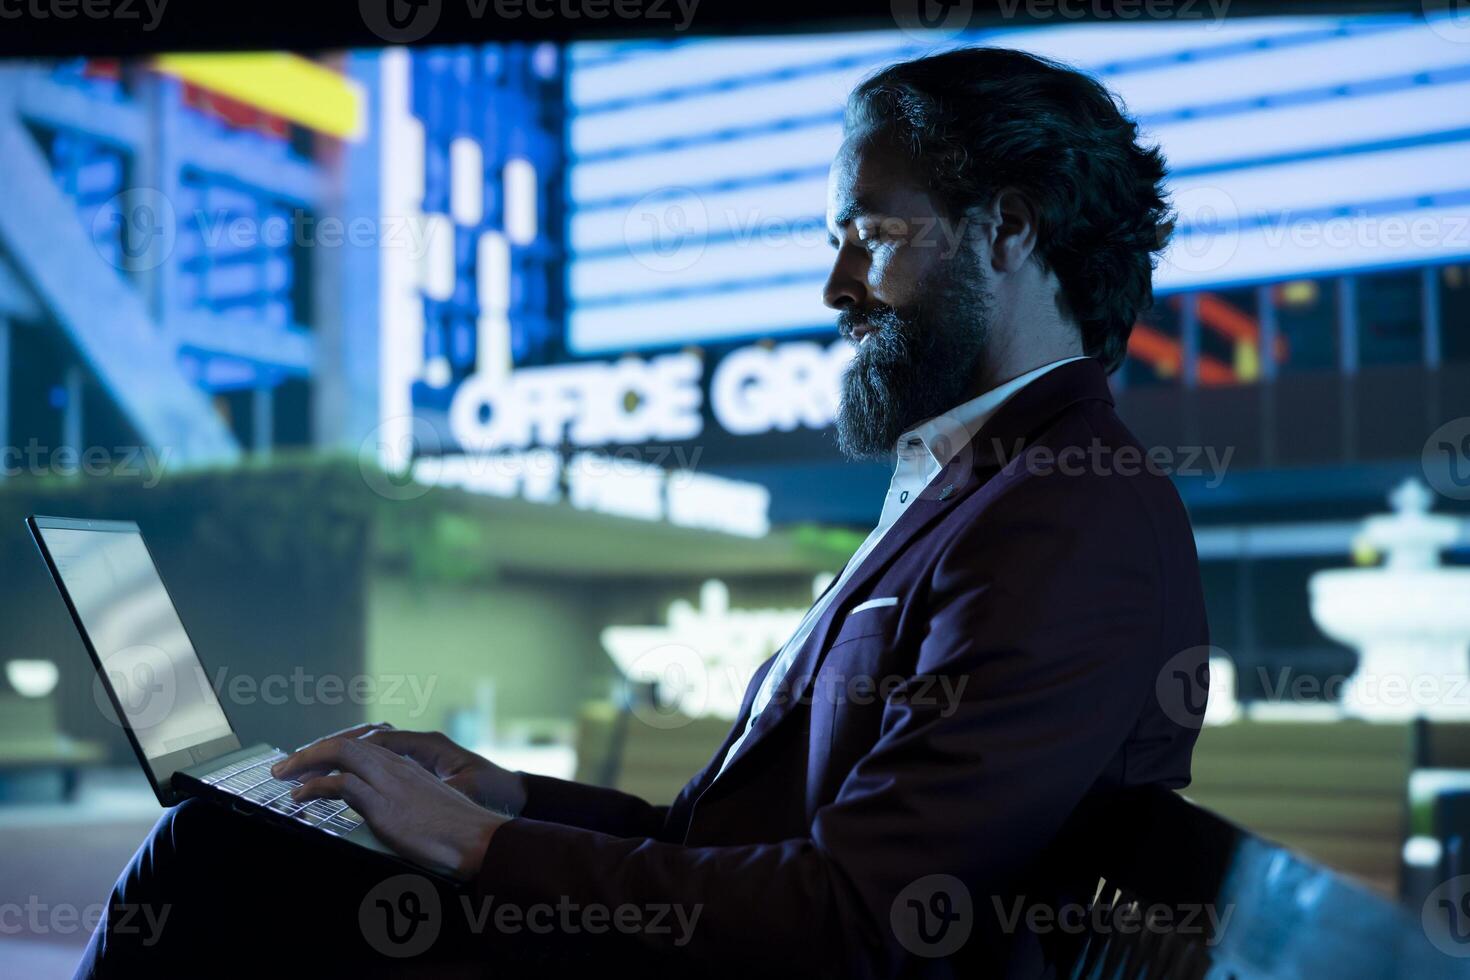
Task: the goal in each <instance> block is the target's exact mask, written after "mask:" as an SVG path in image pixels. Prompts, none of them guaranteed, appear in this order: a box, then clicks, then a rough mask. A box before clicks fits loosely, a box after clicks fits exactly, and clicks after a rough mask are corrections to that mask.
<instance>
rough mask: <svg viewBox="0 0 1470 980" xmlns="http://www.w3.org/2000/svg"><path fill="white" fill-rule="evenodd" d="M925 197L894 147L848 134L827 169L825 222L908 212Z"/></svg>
mask: <svg viewBox="0 0 1470 980" xmlns="http://www.w3.org/2000/svg"><path fill="white" fill-rule="evenodd" d="M924 196H925V195H924V192H923V190H922V188H921V187H920V186H919V184H918V182H917V180H916V178H915V175H914V172H913V169H912V168H911V167H910V166H909V164H908V161H907V160H905V159H904V157H903V156H902V154H900V153H899V152H898V151H897V149H896V148H894V147H892V146H891V145H888V144H887V143H885V142H883V141H878V140H874V139H871V138H862V137H849V138H848V139H847V140H845V141H844V142H843V144H842V146H841V148H839V149H838V151H837V156H836V157H835V158H833V161H832V166H831V169H830V170H829V171H828V179H827V221H828V223H829V224H832V225H836V226H841V225H844V224H846V223H847V222H848V221H849V220H851V219H852V218H854V217H859V216H862V215H870V214H871V215H879V216H888V215H896V214H903V213H908V212H911V211H913V210H914V208H915V206H916V205H917V204H918V203H919V201H920V200H921V199H922V198H923V197H924Z"/></svg>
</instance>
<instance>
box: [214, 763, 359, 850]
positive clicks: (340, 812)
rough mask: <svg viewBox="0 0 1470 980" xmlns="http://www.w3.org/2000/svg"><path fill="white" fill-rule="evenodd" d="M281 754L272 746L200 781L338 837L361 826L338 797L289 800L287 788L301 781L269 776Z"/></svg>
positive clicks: (289, 790) (356, 817)
mask: <svg viewBox="0 0 1470 980" xmlns="http://www.w3.org/2000/svg"><path fill="white" fill-rule="evenodd" d="M285 757H286V754H285V753H284V752H277V751H275V750H274V749H272V750H270V751H268V752H262V753H260V754H259V755H254V756H251V757H250V758H248V759H241V760H240V761H238V762H232V763H230V764H229V765H228V766H224V767H222V768H220V769H216V770H215V771H214V772H211V773H209V774H208V775H206V776H203V777H202V780H203V782H204V783H205V784H207V785H209V786H214V787H215V788H217V789H222V790H224V791H225V792H226V793H229V794H230V795H231V796H238V797H240V798H241V799H243V800H249V801H250V802H251V803H256V804H259V805H260V806H263V807H265V808H267V809H269V810H274V811H275V812H276V813H280V814H283V815H285V816H288V817H293V818H295V819H296V820H299V821H301V822H302V823H304V824H307V825H309V826H312V827H320V828H321V829H322V830H325V831H327V832H328V833H330V834H336V835H337V836H338V837H342V836H345V835H346V834H350V833H352V831H354V830H356V829H357V828H358V827H361V826H362V815H361V814H359V813H358V812H357V811H356V810H353V809H352V808H351V807H349V806H348V805H347V804H346V802H344V801H342V800H311V801H309V802H306V803H298V802H296V801H295V800H293V799H291V791H292V790H293V789H295V788H296V787H297V786H300V785H301V784H300V783H299V782H297V781H296V780H294V779H276V778H275V777H274V776H272V775H271V766H273V765H275V764H276V763H277V762H279V761H280V760H281V759H284V758H285Z"/></svg>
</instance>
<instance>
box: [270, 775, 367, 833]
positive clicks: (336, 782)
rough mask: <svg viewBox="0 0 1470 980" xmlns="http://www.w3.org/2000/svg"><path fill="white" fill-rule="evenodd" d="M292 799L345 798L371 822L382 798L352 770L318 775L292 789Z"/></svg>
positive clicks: (302, 801) (304, 800)
mask: <svg viewBox="0 0 1470 980" xmlns="http://www.w3.org/2000/svg"><path fill="white" fill-rule="evenodd" d="M291 799H293V800H295V801H296V802H298V803H305V802H307V801H309V800H343V801H345V802H346V803H347V805H348V806H350V807H352V809H354V810H356V811H357V812H358V813H360V814H362V815H363V816H364V817H366V818H367V819H368V821H370V822H371V820H372V819H373V815H374V814H375V813H376V812H377V810H378V801H379V800H380V799H382V797H380V796H379V795H378V793H377V792H376V791H375V790H374V789H373V788H372V786H371V785H369V784H368V782H367V781H366V780H364V779H362V778H360V777H358V776H357V775H355V774H353V773H350V772H334V773H332V774H331V775H329V776H318V777H317V778H316V779H313V780H311V781H310V782H307V783H303V784H302V785H300V786H298V787H296V788H295V789H293V790H292V791H291Z"/></svg>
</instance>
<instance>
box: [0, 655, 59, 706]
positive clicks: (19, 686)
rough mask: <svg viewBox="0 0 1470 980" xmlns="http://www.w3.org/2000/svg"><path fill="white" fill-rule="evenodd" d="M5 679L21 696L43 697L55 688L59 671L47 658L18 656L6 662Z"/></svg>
mask: <svg viewBox="0 0 1470 980" xmlns="http://www.w3.org/2000/svg"><path fill="white" fill-rule="evenodd" d="M5 679H6V681H8V682H9V683H10V686H11V687H13V688H15V693H16V694H19V695H20V696H21V697H23V698H44V697H46V696H47V695H48V694H50V693H51V692H52V691H54V690H56V682H57V681H58V680H60V679H61V672H60V671H58V670H57V669H56V665H55V664H54V663H52V662H51V661H49V660H31V659H26V658H19V659H16V660H10V661H7V662H6V664H5Z"/></svg>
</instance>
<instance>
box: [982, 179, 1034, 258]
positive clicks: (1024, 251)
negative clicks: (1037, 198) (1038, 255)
mask: <svg viewBox="0 0 1470 980" xmlns="http://www.w3.org/2000/svg"><path fill="white" fill-rule="evenodd" d="M988 217H989V219H990V220H991V221H993V222H994V231H993V232H992V235H993V238H992V241H991V248H990V265H991V268H993V269H994V270H995V271H996V272H1016V271H1018V270H1019V269H1020V268H1021V267H1022V266H1023V265H1025V264H1026V261H1027V260H1028V259H1030V258H1031V255H1032V253H1033V252H1035V251H1036V231H1037V229H1036V208H1034V207H1033V206H1032V204H1031V202H1030V201H1029V200H1027V198H1026V196H1025V195H1024V194H1022V193H1021V192H1020V191H1018V190H1017V189H1016V188H1014V187H1002V188H1001V189H1000V190H999V191H997V192H996V194H995V200H994V202H992V204H991V206H990V213H989V215H988Z"/></svg>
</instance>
